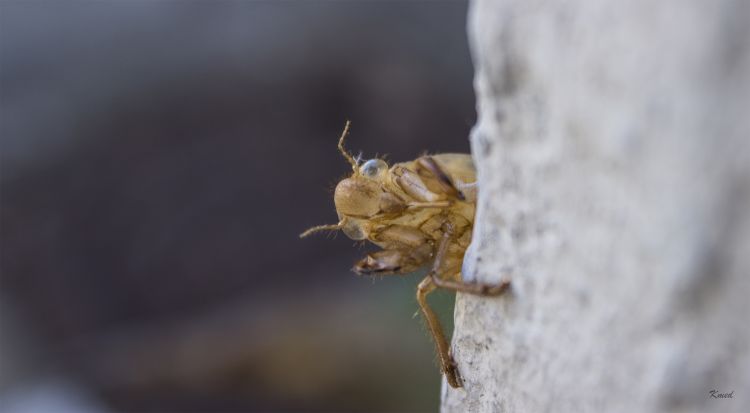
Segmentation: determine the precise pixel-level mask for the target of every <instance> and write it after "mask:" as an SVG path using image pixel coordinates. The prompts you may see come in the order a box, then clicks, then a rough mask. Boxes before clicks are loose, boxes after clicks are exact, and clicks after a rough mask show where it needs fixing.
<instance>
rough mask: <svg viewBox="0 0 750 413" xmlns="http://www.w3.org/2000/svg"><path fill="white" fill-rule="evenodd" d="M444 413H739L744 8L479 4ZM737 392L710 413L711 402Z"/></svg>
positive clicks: (749, 134)
mask: <svg viewBox="0 0 750 413" xmlns="http://www.w3.org/2000/svg"><path fill="white" fill-rule="evenodd" d="M469 34H470V42H471V46H472V51H473V54H474V62H475V65H476V78H475V87H476V92H477V100H478V103H477V106H478V113H479V121H478V124H477V125H476V127H475V129H474V131H473V134H472V137H471V141H472V150H473V154H474V156H475V159H476V162H477V167H478V174H479V175H478V180H479V188H480V190H479V191H480V192H479V200H478V211H477V221H476V224H475V233H474V240H473V245H472V248H471V250H470V253H469V254H468V255H467V258H466V260H465V263H464V274H465V277H466V278H467V279H470V280H471V279H475V280H482V281H485V282H494V281H498V280H499V279H500V277H509V278H510V279H512V282H513V290H512V292H511V294H509V295H507V296H504V297H500V298H493V299H487V298H479V297H473V296H467V295H459V297H458V300H457V305H456V315H455V316H456V331H455V335H454V339H453V349H454V353H455V356H456V359H457V362H458V365H459V368H460V371H461V373H462V375H463V378H464V381H465V387H464V388H463V389H458V390H454V389H451V388H449V387H448V386H446V385H445V384H444V385H443V395H442V410H443V411H444V412H515V411H526V412H547V411H555V412H559V411H570V412H573V411H575V412H602V411H614V412H620V411H621V412H677V411H680V412H682V411H685V412H704V411H722V412H726V411H730V412H731V411H736V412H740V411H750V410H749V409H750V352H749V350H748V345H749V344H750V329H749V328H748V325H750V324H749V323H748V321H747V318H748V314H750V304H749V303H750V274H748V271H749V270H750V180H749V179H750V178H749V176H750V156H749V154H750V53H748V52H749V51H750V50H749V49H750V47H749V46H748V42H749V41H750V3H749V2H747V1H731V0H720V1H716V2H706V1H701V0H687V1H683V0H664V1H656V2H655V1H651V0H635V1H619V2H618V1H596V0H590V1H583V0H581V1H566V2H559V1H533V0H532V1H529V0H479V1H475V2H473V3H472V5H471V10H470V17H469ZM711 390H717V391H719V392H721V393H728V392H732V391H733V392H734V393H733V398H732V399H713V398H711V397H710V395H709V392H710V391H711Z"/></svg>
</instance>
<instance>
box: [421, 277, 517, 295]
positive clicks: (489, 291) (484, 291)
mask: <svg viewBox="0 0 750 413" xmlns="http://www.w3.org/2000/svg"><path fill="white" fill-rule="evenodd" d="M434 281H435V285H436V286H438V287H440V288H444V289H446V290H451V291H456V292H462V293H467V294H474V295H481V296H484V297H497V296H498V295H501V294H502V293H504V292H505V291H506V290H507V289H508V288H509V287H510V281H508V280H503V281H501V282H500V284H480V283H467V282H461V281H453V280H444V279H442V278H438V277H434Z"/></svg>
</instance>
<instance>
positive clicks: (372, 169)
mask: <svg viewBox="0 0 750 413" xmlns="http://www.w3.org/2000/svg"><path fill="white" fill-rule="evenodd" d="M386 170H388V164H387V163H385V161H383V160H382V159H370V160H369V161H367V162H365V163H364V164H363V165H362V167H361V168H360V170H359V171H360V173H361V174H362V175H363V176H365V177H367V178H377V177H378V176H380V174H382V173H383V172H385V171H386Z"/></svg>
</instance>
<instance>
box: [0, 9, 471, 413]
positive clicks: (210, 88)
mask: <svg viewBox="0 0 750 413" xmlns="http://www.w3.org/2000/svg"><path fill="white" fill-rule="evenodd" d="M466 8H467V5H466V4H465V3H464V2H460V1H445V2H440V1H430V2H417V1H404V2H398V1H389V2H343V1H309V2H302V1H299V2H251V1H246V2H243V1H235V2H232V1H223V2H198V1H179V2H178V1H160V2H148V1H129V2H82V1H75V2H52V1H49V2H47V1H35V2H15V1H3V2H2V3H0V110H1V112H0V116H1V118H0V121H1V122H0V139H1V140H0V143H1V144H2V147H1V150H0V166H1V170H0V185H1V187H0V217H1V223H0V242H1V243H0V265H1V267H0V268H1V270H2V272H1V277H2V278H1V280H0V363H1V364H0V411H2V412H14V413H15V412H152V411H153V412H156V411H173V412H193V411H195V412H204V411H205V412H209V411H211V412H218V411H226V412H232V411H258V410H266V411H267V410H273V411H331V410H333V411H362V412H366V411H393V412H397V411H435V410H436V409H437V407H438V402H439V391H440V376H439V373H438V365H437V363H436V359H435V356H434V353H433V344H432V342H431V339H430V338H429V336H428V334H427V332H426V329H425V327H424V325H423V322H422V320H421V319H420V318H419V317H415V313H416V311H417V303H416V300H415V299H414V292H415V285H416V283H417V282H418V281H419V277H418V276H415V275H412V276H404V277H400V276H397V277H390V278H385V279H375V280H371V279H365V278H360V277H357V276H356V275H354V274H353V273H351V272H350V271H349V268H351V266H352V263H353V262H354V261H355V260H357V259H358V258H359V257H361V256H362V255H364V253H365V252H366V251H367V250H369V247H360V246H354V242H353V241H351V240H348V239H347V238H346V237H345V236H343V234H340V235H339V236H337V237H333V236H331V237H326V236H325V235H318V236H316V237H313V238H311V239H305V240H300V239H299V238H298V234H299V233H300V232H301V231H303V230H304V229H306V228H307V227H310V226H313V225H317V224H322V223H334V222H335V221H336V220H337V217H336V213H335V210H334V206H333V199H332V188H333V187H334V186H335V184H336V182H337V181H338V180H339V179H341V178H342V177H344V176H345V175H346V174H347V173H348V172H350V169H349V167H348V166H347V164H346V162H344V160H343V159H341V157H340V156H339V154H338V153H337V151H336V141H337V139H338V136H339V134H340V132H341V129H342V128H343V126H344V121H345V119H351V120H352V122H353V125H352V133H351V135H350V139H349V143H348V146H349V147H350V149H351V151H352V152H354V153H358V152H359V151H360V150H361V151H362V152H363V154H364V157H365V158H369V157H373V156H375V155H376V154H380V155H382V154H388V159H389V160H391V161H405V160H410V159H413V158H414V157H416V156H417V155H419V154H420V153H421V152H423V151H430V152H468V151H469V144H468V139H467V137H468V132H469V129H470V127H471V125H472V124H473V122H474V117H475V112H474V96H473V88H472V66H471V60H470V56H469V51H468V46H467V39H466V28H465V19H466ZM440 294H442V293H438V294H435V298H433V302H434V303H435V305H436V306H437V307H439V308H440V310H441V313H442V315H443V317H444V318H445V319H446V321H450V317H451V315H452V297H450V296H449V295H440ZM449 327H450V326H449Z"/></svg>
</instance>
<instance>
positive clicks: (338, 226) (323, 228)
mask: <svg viewBox="0 0 750 413" xmlns="http://www.w3.org/2000/svg"><path fill="white" fill-rule="evenodd" d="M343 225H344V221H341V222H339V223H338V224H328V225H318V226H315V227H312V228H310V229H308V230H307V231H305V232H303V233H301V234H299V237H300V238H305V237H307V236H309V235H312V234H314V233H316V232H320V231H337V230H340V229H341V227H342V226H343Z"/></svg>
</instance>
